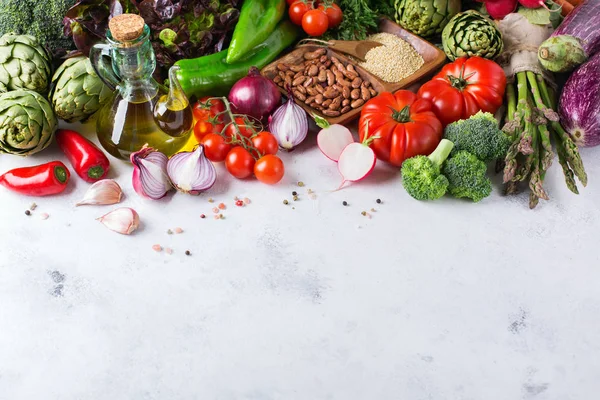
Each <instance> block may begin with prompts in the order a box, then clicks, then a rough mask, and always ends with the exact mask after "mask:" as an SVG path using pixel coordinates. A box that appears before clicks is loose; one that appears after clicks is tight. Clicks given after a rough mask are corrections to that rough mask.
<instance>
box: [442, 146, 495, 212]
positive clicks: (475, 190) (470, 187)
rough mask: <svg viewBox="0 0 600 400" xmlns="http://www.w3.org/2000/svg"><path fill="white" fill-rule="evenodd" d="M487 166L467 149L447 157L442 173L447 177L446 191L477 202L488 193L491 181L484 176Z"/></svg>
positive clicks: (490, 190)
mask: <svg viewBox="0 0 600 400" xmlns="http://www.w3.org/2000/svg"><path fill="white" fill-rule="evenodd" d="M486 172H487V166H486V165H485V163H484V162H483V161H481V160H479V159H478V158H477V157H475V155H473V154H471V153H469V152H468V151H464V150H463V151H459V152H458V153H456V154H455V155H453V156H452V157H451V158H450V159H448V160H447V161H446V162H445V163H444V166H443V167H442V173H443V174H444V175H445V176H446V178H448V182H449V185H448V192H450V194H451V195H452V196H454V197H468V198H470V199H471V200H473V201H474V202H478V201H480V200H481V199H484V198H486V197H488V196H489V195H490V193H491V192H492V183H491V182H490V180H489V179H488V177H487V176H485V174H486Z"/></svg>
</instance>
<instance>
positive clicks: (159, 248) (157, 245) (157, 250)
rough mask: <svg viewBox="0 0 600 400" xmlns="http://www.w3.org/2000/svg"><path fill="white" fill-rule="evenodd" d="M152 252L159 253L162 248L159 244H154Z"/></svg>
mask: <svg viewBox="0 0 600 400" xmlns="http://www.w3.org/2000/svg"><path fill="white" fill-rule="evenodd" d="M152 250H154V251H156V252H160V251H162V246H161V245H160V244H155V245H153V246H152Z"/></svg>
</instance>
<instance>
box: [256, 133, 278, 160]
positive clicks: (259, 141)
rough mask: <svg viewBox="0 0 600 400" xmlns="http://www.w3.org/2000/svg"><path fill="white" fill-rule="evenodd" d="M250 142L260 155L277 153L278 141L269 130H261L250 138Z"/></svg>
mask: <svg viewBox="0 0 600 400" xmlns="http://www.w3.org/2000/svg"><path fill="white" fill-rule="evenodd" d="M252 144H253V145H254V147H256V150H258V151H259V152H260V154H262V155H267V154H277V151H278V150H279V143H277V139H275V136H273V135H272V134H271V133H270V132H264V131H263V132H261V133H259V134H258V135H256V136H254V137H253V138H252Z"/></svg>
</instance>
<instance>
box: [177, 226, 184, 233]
mask: <svg viewBox="0 0 600 400" xmlns="http://www.w3.org/2000/svg"><path fill="white" fill-rule="evenodd" d="M175 233H183V229H181V228H179V227H177V228H175Z"/></svg>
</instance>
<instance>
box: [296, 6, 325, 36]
mask: <svg viewBox="0 0 600 400" xmlns="http://www.w3.org/2000/svg"><path fill="white" fill-rule="evenodd" d="M302 29H304V32H306V33H307V34H309V35H310V36H321V35H322V34H324V33H325V32H327V29H329V20H328V19H327V14H325V12H323V11H321V10H310V11H308V12H307V13H306V14H304V17H302Z"/></svg>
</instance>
